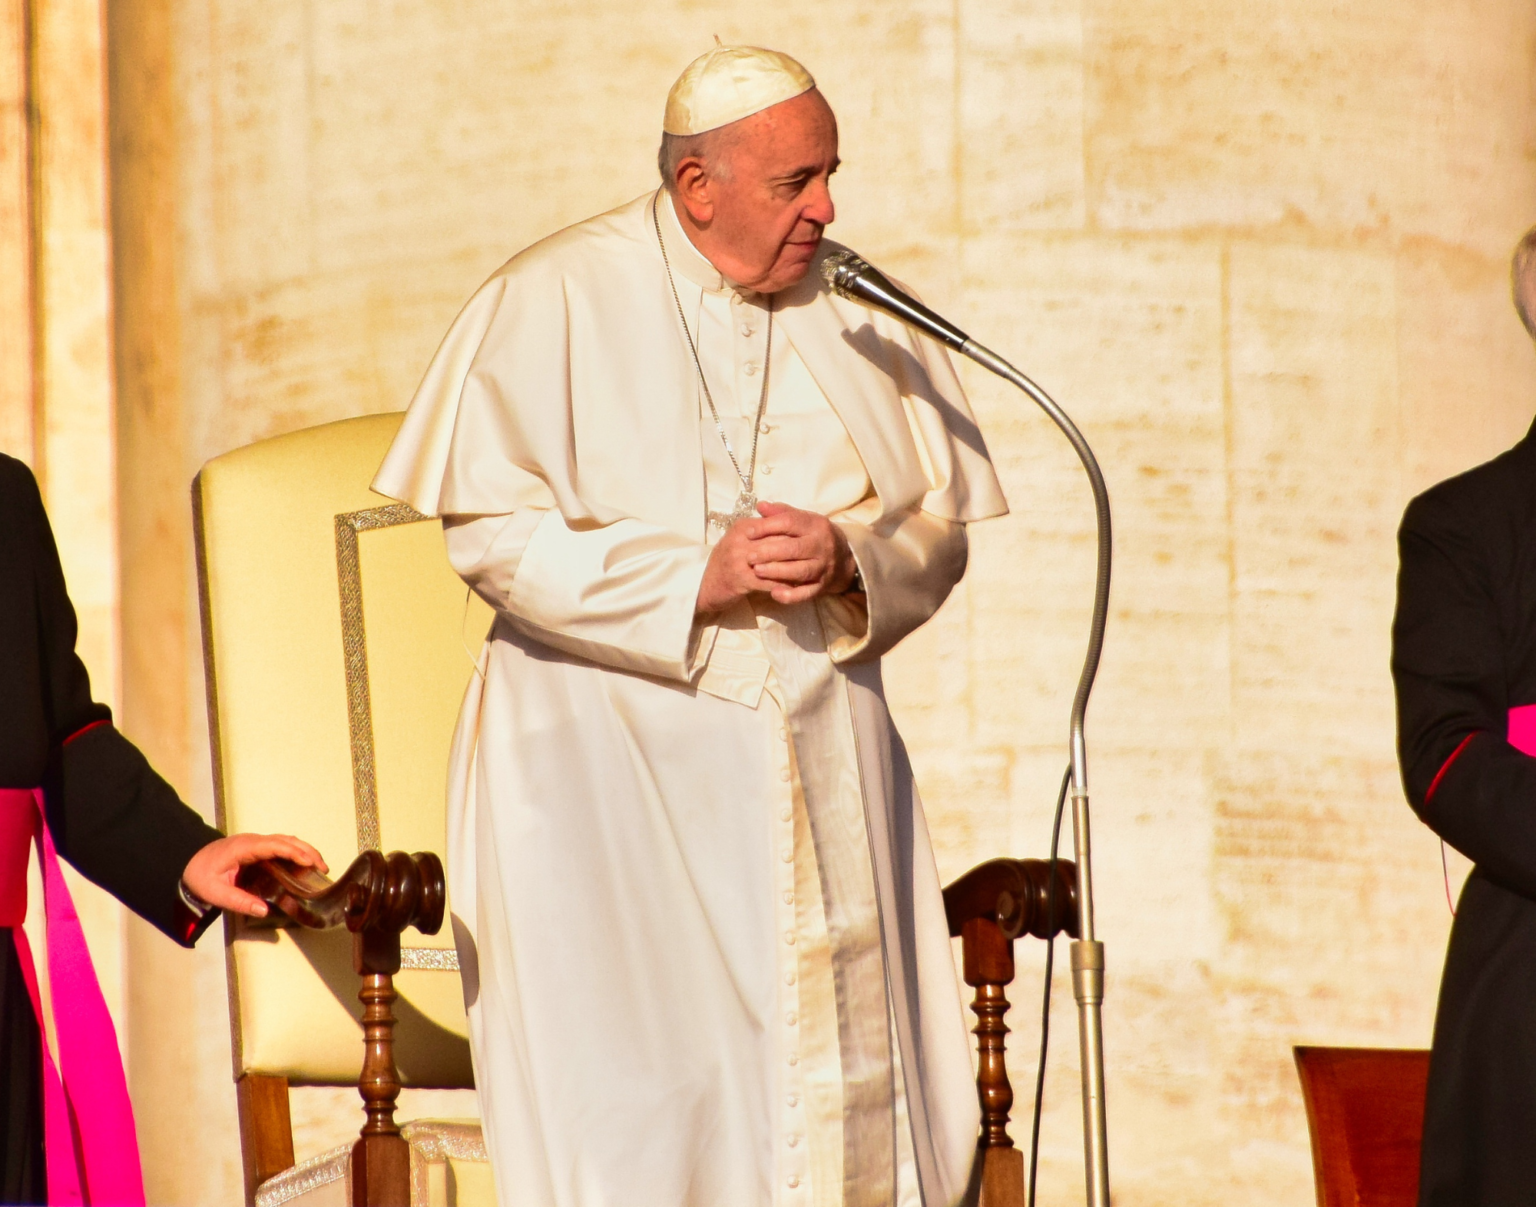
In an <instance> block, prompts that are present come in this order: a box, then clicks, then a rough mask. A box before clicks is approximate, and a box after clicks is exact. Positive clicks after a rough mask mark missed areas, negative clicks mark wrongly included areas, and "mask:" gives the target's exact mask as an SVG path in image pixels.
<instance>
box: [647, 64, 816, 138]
mask: <svg viewBox="0 0 1536 1207" xmlns="http://www.w3.org/2000/svg"><path fill="white" fill-rule="evenodd" d="M814 87H816V81H815V80H813V79H812V78H811V73H810V72H809V71H807V70H806V69H805V68H804V67H802V66H800V64H799V63H797V62H795V60H794V59H792V58H790V57H789V56H788V55H787V54H780V53H779V52H778V51H776V50H764V49H763V48H762V47H759V46H716V47H715V48H714V49H713V50H710V51H706V52H705V53H704V54H701V55H700V56H699V57H698V58H696V59H694V61H693V62H691V63H689V64H688V66H687V67H685V68H683V74H682V75H680V76H678V77H677V83H675V84H673V85H672V91H671V92H669V93H668V94H667V111H666V114H665V115H664V116H663V117H662V119H661V128H662V130H664V131H665V132H666V133H668V134H679V135H690V134H703V133H704V131H706V130H714V129H717V128H718V127H720V126H728V125H730V124H731V123H732V122H737V121H740V120H741V119H742V118H744V117H750V116H751V115H752V114H754V113H759V112H761V111H762V110H764V109H767V108H768V107H769V106H770V105H777V104H778V103H779V102H780V101H787V100H790V99H792V98H793V97H797V96H799V95H800V94H801V93H802V92H809V91H810V90H811V89H812V88H814Z"/></svg>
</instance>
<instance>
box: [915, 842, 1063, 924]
mask: <svg viewBox="0 0 1536 1207" xmlns="http://www.w3.org/2000/svg"><path fill="white" fill-rule="evenodd" d="M1050 883H1051V861H1050V860H1049V859H989V860H988V861H987V862H986V863H982V864H977V865H976V866H975V867H973V868H972V869H971V870H970V871H969V872H967V873H966V874H965V875H964V876H961V877H960V879H958V880H956V881H955V882H954V883H953V884H951V885H950V886H949V887H948V888H946V889H945V890H944V913H945V914H946V916H947V917H948V919H949V933H950V935H951V936H952V937H955V938H958V937H959V936H960V935H962V934H963V933H964V932H965V924H966V923H967V922H971V921H974V920H976V919H985V920H986V921H988V922H994V923H996V924H997V928H998V929H999V930H1000V931H1002V933H1003V938H1005V939H1008V940H1010V941H1011V940H1013V939H1017V938H1018V937H1019V936H1020V935H1033V936H1034V937H1035V938H1037V939H1049V938H1052V937H1054V936H1055V935H1059V934H1060V933H1061V932H1062V931H1066V933H1067V934H1069V935H1071V936H1072V937H1073V938H1074V939H1075V938H1077V865H1076V864H1075V863H1072V862H1071V861H1070V860H1067V859H1058V860H1057V861H1056V902H1055V915H1056V916H1055V919H1054V921H1055V926H1054V927H1052V926H1051V921H1052V919H1051V916H1050V915H1051V910H1050V902H1049V900H1048V893H1047V890H1048V889H1049V887H1050Z"/></svg>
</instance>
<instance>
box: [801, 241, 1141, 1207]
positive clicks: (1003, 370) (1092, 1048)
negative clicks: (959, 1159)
mask: <svg viewBox="0 0 1536 1207" xmlns="http://www.w3.org/2000/svg"><path fill="white" fill-rule="evenodd" d="M821 275H822V276H823V277H824V278H825V279H826V282H827V284H828V285H830V286H831V287H832V289H833V291H834V292H836V293H837V294H839V295H840V296H842V297H845V298H849V299H851V300H853V301H858V302H863V303H864V304H865V305H868V306H874V307H877V308H879V309H881V310H884V311H885V312H886V313H888V314H891V315H894V316H895V317H896V318H899V319H901V320H902V321H903V322H905V323H908V324H910V325H911V326H913V327H916V328H917V329H918V330H919V331H922V332H925V333H926V334H928V335H931V336H932V337H933V338H934V339H937V340H938V341H939V342H940V343H943V344H945V345H947V346H948V347H950V348H953V349H954V350H955V351H957V352H959V353H960V354H961V355H962V356H967V357H969V358H970V359H971V360H973V361H975V362H976V363H977V364H978V365H981V366H982V367H983V368H985V369H989V370H991V371H992V372H993V373H996V374H997V375H998V376H999V377H1001V378H1003V379H1004V380H1006V381H1009V382H1012V383H1013V384H1014V385H1015V386H1017V387H1018V388H1019V389H1021V390H1023V391H1024V393H1025V394H1027V395H1028V396H1029V397H1030V398H1031V399H1033V400H1034V401H1035V403H1036V404H1037V405H1038V406H1039V407H1040V409H1041V410H1042V411H1044V412H1045V413H1046V414H1047V415H1049V416H1050V417H1051V421H1052V422H1053V423H1055V424H1056V426H1057V427H1058V428H1060V429H1061V432H1062V434H1063V435H1064V436H1066V438H1067V440H1068V441H1069V442H1070V443H1071V445H1072V448H1073V450H1074V451H1075V452H1076V453H1077V456H1078V460H1080V461H1081V462H1082V463H1083V469H1084V471H1085V472H1086V473H1087V474H1088V483H1089V485H1090V486H1091V487H1092V488H1093V508H1094V513H1095V515H1096V517H1097V521H1098V561H1097V567H1096V574H1095V578H1094V586H1093V620H1092V623H1091V625H1090V627H1089V632H1088V655H1087V657H1086V658H1084V659H1083V671H1082V674H1081V675H1079V676H1078V680H1077V694H1076V696H1074V697H1073V699H1072V719H1071V725H1070V743H1071V758H1072V841H1073V848H1074V852H1075V857H1076V860H1077V912H1078V938H1077V940H1076V941H1075V942H1073V944H1072V995H1073V997H1074V998H1076V999H1077V1034H1078V1047H1079V1050H1080V1053H1081V1059H1082V1075H1083V1163H1084V1166H1085V1171H1086V1177H1087V1190H1088V1207H1109V1146H1108V1137H1107V1129H1106V1124H1105V1117H1104V1032H1103V1005H1104V944H1103V943H1101V942H1099V941H1098V939H1097V938H1095V936H1094V927H1093V870H1092V865H1091V862H1090V843H1089V837H1088V746H1087V740H1086V739H1085V738H1084V736H1083V720H1084V716H1085V715H1086V713H1087V711H1088V696H1089V694H1090V693H1091V692H1092V691H1093V680H1094V677H1095V676H1096V675H1097V674H1098V670H1099V654H1100V652H1101V651H1102V650H1103V648H1104V622H1105V620H1106V618H1107V617H1108V614H1109V570H1110V553H1111V537H1110V518H1109V492H1108V491H1107V490H1106V489H1105V487H1104V475H1103V474H1102V473H1101V472H1100V471H1099V463H1098V461H1097V459H1096V458H1095V457H1094V455H1093V450H1092V449H1091V448H1089V447H1088V441H1086V440H1085V439H1083V434H1082V432H1080V431H1078V430H1077V425H1076V424H1075V423H1073V422H1072V420H1071V419H1070V418H1069V417H1068V416H1067V413H1066V412H1065V411H1063V410H1062V409H1061V408H1060V407H1059V406H1057V405H1056V403H1055V401H1054V400H1053V399H1052V398H1051V397H1050V395H1048V394H1047V393H1046V392H1045V391H1044V390H1042V389H1041V388H1040V387H1039V386H1037V385H1036V384H1035V383H1034V382H1032V381H1031V380H1030V379H1029V378H1028V377H1026V376H1025V375H1024V374H1022V373H1020V372H1019V371H1018V370H1017V369H1015V368H1014V367H1013V366H1012V365H1010V364H1009V363H1008V362H1007V361H1006V360H1004V359H1003V358H1002V357H1001V356H999V355H998V354H997V353H996V352H993V351H992V350H991V349H990V348H986V347H983V346H982V345H981V344H978V343H977V342H976V341H975V340H973V339H972V338H971V337H970V336H968V335H966V333H965V332H964V331H961V330H960V329H959V328H958V327H956V326H955V325H954V324H953V323H950V322H948V321H947V320H946V319H943V318H940V317H939V316H938V315H937V314H935V313H934V312H933V311H931V310H929V309H928V307H926V306H924V305H923V304H922V303H921V302H919V301H918V300H917V299H916V298H913V297H911V296H910V295H909V294H906V293H904V292H902V291H901V290H900V289H898V288H896V286H894V285H892V284H891V283H890V281H888V280H887V279H886V278H885V277H884V276H883V275H882V274H881V273H880V272H879V271H878V270H877V269H875V268H873V267H871V266H870V265H869V264H868V263H867V262H866V261H864V260H862V259H860V258H859V257H858V256H856V255H855V254H854V253H853V252H851V251H839V252H834V253H833V254H832V255H830V256H828V257H827V258H826V259H825V260H824V261H822V265H821Z"/></svg>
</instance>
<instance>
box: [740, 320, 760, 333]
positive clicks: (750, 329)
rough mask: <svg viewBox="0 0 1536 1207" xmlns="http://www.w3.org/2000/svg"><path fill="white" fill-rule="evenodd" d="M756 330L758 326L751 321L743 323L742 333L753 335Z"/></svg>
mask: <svg viewBox="0 0 1536 1207" xmlns="http://www.w3.org/2000/svg"><path fill="white" fill-rule="evenodd" d="M756 330H757V328H756V327H754V326H753V325H752V324H751V323H743V324H742V325H741V333H742V334H743V335H751V334H752V333H753V332H754V331H756Z"/></svg>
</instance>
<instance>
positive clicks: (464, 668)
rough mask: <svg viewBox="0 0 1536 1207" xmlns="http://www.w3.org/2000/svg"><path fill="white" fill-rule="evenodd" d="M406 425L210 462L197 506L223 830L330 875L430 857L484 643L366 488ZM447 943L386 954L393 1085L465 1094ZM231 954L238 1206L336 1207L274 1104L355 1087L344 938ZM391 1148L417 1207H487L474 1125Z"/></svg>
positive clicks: (442, 939)
mask: <svg viewBox="0 0 1536 1207" xmlns="http://www.w3.org/2000/svg"><path fill="white" fill-rule="evenodd" d="M400 418H401V416H400V415H398V414H391V415H374V416H367V417H364V418H360V419H350V420H344V421H342V422H339V423H331V424H326V425H324V426H322V427H317V428H311V429H309V430H307V431H301V432H294V433H292V434H290V435H286V436H279V437H276V438H274V439H271V440H264V441H261V442H260V443H257V444H254V445H251V446H249V447H247V448H243V449H239V450H237V451H235V452H232V453H228V454H226V455H225V456H222V457H218V458H216V459H214V460H213V461H210V462H209V463H208V464H207V465H206V466H205V467H204V468H203V471H202V473H200V474H199V475H198V478H197V481H196V483H195V484H194V487H193V505H194V506H193V510H194V516H195V519H196V525H197V553H198V571H199V575H198V577H199V587H200V594H201V599H202V628H203V649H204V664H205V672H206V679H207V686H208V712H209V725H210V731H211V734H212V740H213V756H214V782H215V790H216V798H217V804H218V812H219V822H220V824H221V825H222V826H223V827H224V828H225V830H226V831H227V832H233V831H235V830H253V831H262V832H284V833H292V834H298V835H301V836H302V837H304V838H305V839H307V840H309V841H310V842H312V843H314V845H315V846H317V847H319V848H320V850H321V851H322V852H323V853H324V854H325V856H326V859H327V860H328V862H329V863H330V864H331V865H332V867H333V869H339V868H342V867H345V865H346V864H347V863H348V862H350V861H351V860H352V858H353V856H354V855H356V854H358V853H360V852H362V851H364V850H368V849H378V850H390V849H397V848H398V849H403V850H417V851H440V850H442V849H443V845H444V841H445V837H446V835H445V813H444V809H445V802H444V796H445V792H444V789H445V784H446V773H447V763H448V750H449V744H450V739H451V736H452V732H453V725H454V718H455V716H456V714H457V711H458V706H459V701H460V699H461V697H462V695H463V693H464V688H465V685H466V683H467V682H468V679H469V676H470V675H471V674H472V673H474V669H473V663H472V659H471V657H470V655H469V654H468V653H467V647H466V642H465V634H466V633H473V634H474V635H475V636H474V637H473V639H472V640H473V641H474V642H478V639H479V635H480V634H483V633H484V632H485V631H486V628H487V627H488V624H489V610H488V609H487V608H486V607H485V605H484V604H482V603H481V601H480V600H479V599H478V598H474V597H467V592H466V590H465V588H464V585H463V584H462V583H461V582H460V581H459V579H458V578H457V577H456V576H455V575H454V573H453V571H452V569H451V568H450V567H449V565H448V562H447V558H446V556H445V554H444V551H443V541H442V534H441V531H440V529H439V527H438V525H437V523H436V522H429V521H426V520H424V519H423V517H422V516H420V515H418V514H417V513H416V512H414V511H412V510H411V509H410V508H409V507H406V506H404V505H403V504H397V503H391V502H390V501H388V500H386V499H383V498H381V497H379V496H378V495H374V494H372V493H371V492H370V491H369V489H368V483H369V481H370V479H371V478H372V476H373V473H374V471H375V469H376V468H377V466H378V465H379V462H380V461H381V460H382V459H383V456H384V452H385V450H386V449H387V448H388V446H389V443H390V441H391V439H392V438H393V437H394V434H395V431H396V430H397V428H398V427H399V424H400ZM450 892H451V886H450ZM448 931H449V928H444V929H443V930H442V931H441V932H439V933H438V934H437V935H436V936H434V937H426V936H421V935H417V934H415V933H413V932H412V933H407V934H406V935H403V936H401V937H402V938H403V939H404V948H403V950H402V952H401V956H400V971H399V973H398V975H397V976H396V977H395V978H394V988H395V990H396V991H398V994H399V1000H398V1002H397V1003H396V1004H395V1008H394V1014H395V1016H396V1018H397V1020H398V1022H397V1025H396V1027H395V1029H394V1039H395V1058H396V1063H397V1065H398V1069H399V1081H400V1082H401V1083H402V1084H404V1085H406V1086H423V1087H436V1088H458V1087H470V1086H472V1085H473V1079H472V1075H471V1071H470V1058H469V1045H468V1042H467V1039H466V1034H467V1027H466V1020H465V1017H464V1008H463V999H462V994H461V990H460V984H459V975H458V963H457V957H456V955H455V952H454V949H453V940H452V936H451V934H450V933H448ZM226 935H227V940H226V950H227V954H228V975H229V999H230V1017H231V1023H232V1028H233V1040H234V1060H235V1075H236V1078H237V1084H238V1098H239V1106H240V1116H241V1141H242V1148H243V1151H244V1158H245V1167H246V1197H247V1201H248V1203H258V1202H259V1203H261V1204H263V1205H264V1207H277V1204H282V1203H289V1204H293V1205H295V1207H300V1205H303V1207H311V1205H318V1204H321V1203H326V1204H332V1203H334V1204H337V1205H338V1207H339V1205H341V1204H345V1203H350V1202H351V1200H352V1189H351V1182H350V1178H351V1174H350V1172H349V1162H348V1157H347V1152H348V1150H347V1149H346V1148H342V1149H337V1150H335V1151H334V1152H331V1153H326V1154H322V1155H321V1156H319V1157H317V1158H314V1159H312V1160H310V1161H306V1162H305V1163H303V1164H302V1165H299V1166H297V1167H294V1160H293V1145H292V1137H291V1128H290V1125H289V1109H288V1087H289V1086H290V1085H348V1084H354V1085H355V1084H357V1082H358V1077H359V1072H360V1069H361V1067H362V1064H363V1055H364V1044H363V1030H362V1025H361V1022H360V1017H361V1013H362V1009H361V1006H360V1005H359V1003H358V976H357V973H356V972H355V971H354V968H353V963H352V951H351V948H350V938H351V937H350V936H348V935H347V934H346V933H345V932H344V931H340V930H318V931H317V930H304V929H278V928H273V927H270V926H268V927H262V926H253V925H250V924H249V923H247V922H245V921H241V920H231V921H230V922H229V923H228V925H227V929H226ZM362 1121H363V1113H362V1111H361V1109H359V1111H358V1122H359V1124H361V1123H362ZM405 1135H406V1139H407V1140H409V1141H410V1145H411V1152H410V1167H411V1169H410V1180H411V1193H410V1202H411V1204H412V1207H418V1205H425V1204H427V1203H431V1204H432V1205H433V1207H452V1205H454V1204H458V1205H460V1207H469V1205H470V1204H479V1203H491V1202H493V1201H494V1195H493V1193H492V1188H491V1181H490V1173H489V1167H488V1166H487V1165H486V1163H485V1155H484V1149H483V1145H482V1144H481V1141H480V1133H479V1125H478V1123H477V1122H475V1121H467V1122H466V1121H455V1122H445V1123H431V1122H420V1123H415V1124H408V1125H406V1127H405ZM392 1143H396V1144H398V1141H392ZM364 1180H365V1181H366V1180H367V1179H366V1178H365V1179H364ZM402 1180H403V1179H402ZM368 1197H369V1198H370V1199H371V1200H375V1201H380V1200H378V1198H377V1195H376V1193H375V1192H374V1191H373V1190H370V1191H369V1192H368ZM401 1207H403V1203H402V1204H401Z"/></svg>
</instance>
